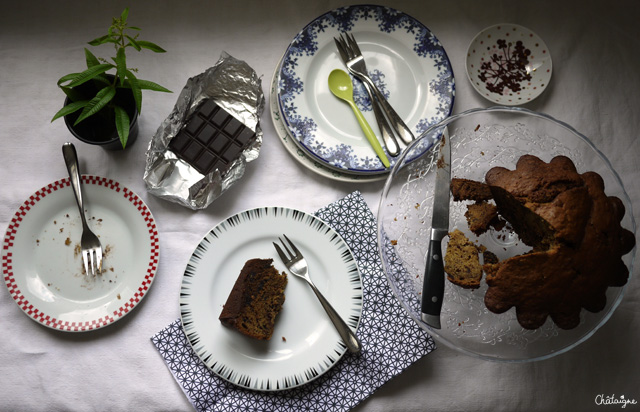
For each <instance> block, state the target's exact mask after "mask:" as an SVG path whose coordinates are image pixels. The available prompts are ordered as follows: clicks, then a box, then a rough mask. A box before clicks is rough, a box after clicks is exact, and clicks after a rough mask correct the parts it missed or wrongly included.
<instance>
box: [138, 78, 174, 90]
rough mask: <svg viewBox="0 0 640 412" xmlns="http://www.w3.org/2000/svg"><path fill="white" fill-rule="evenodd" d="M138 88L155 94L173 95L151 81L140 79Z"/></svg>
mask: <svg viewBox="0 0 640 412" xmlns="http://www.w3.org/2000/svg"><path fill="white" fill-rule="evenodd" d="M138 86H139V87H140V88H141V89H143V90H153V91H155V92H165V93H173V92H172V91H171V90H169V89H166V88H164V87H162V86H160V85H159V84H158V83H154V82H152V81H149V80H142V79H138Z"/></svg>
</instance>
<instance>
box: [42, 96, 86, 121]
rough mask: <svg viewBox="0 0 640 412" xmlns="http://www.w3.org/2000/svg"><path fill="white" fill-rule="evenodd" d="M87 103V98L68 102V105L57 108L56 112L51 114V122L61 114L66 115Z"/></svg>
mask: <svg viewBox="0 0 640 412" xmlns="http://www.w3.org/2000/svg"><path fill="white" fill-rule="evenodd" d="M87 103H89V100H80V101H77V102H73V103H69V104H68V105H66V106H64V107H63V108H62V109H60V110H58V113H56V114H55V115H54V116H53V119H51V121H52V122H53V121H54V120H56V119H58V118H60V117H62V116H66V115H68V114H71V113H73V112H77V111H78V110H80V109H82V108H83V107H85V106H86V105H87Z"/></svg>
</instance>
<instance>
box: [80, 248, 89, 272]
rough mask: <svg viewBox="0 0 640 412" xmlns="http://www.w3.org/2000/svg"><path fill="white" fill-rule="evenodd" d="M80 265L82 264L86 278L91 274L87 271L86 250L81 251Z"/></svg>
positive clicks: (87, 257)
mask: <svg viewBox="0 0 640 412" xmlns="http://www.w3.org/2000/svg"><path fill="white" fill-rule="evenodd" d="M82 263H84V272H85V274H86V275H87V276H89V275H90V274H91V272H90V271H89V252H88V251H87V250H83V251H82Z"/></svg>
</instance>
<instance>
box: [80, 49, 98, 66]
mask: <svg viewBox="0 0 640 412" xmlns="http://www.w3.org/2000/svg"><path fill="white" fill-rule="evenodd" d="M84 56H85V58H86V60H87V68H91V67H93V66H97V65H99V64H100V61H98V58H97V57H96V56H94V55H93V53H91V52H90V51H89V49H87V48H86V47H85V48H84Z"/></svg>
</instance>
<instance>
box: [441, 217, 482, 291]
mask: <svg viewBox="0 0 640 412" xmlns="http://www.w3.org/2000/svg"><path fill="white" fill-rule="evenodd" d="M444 271H445V272H446V273H447V279H449V281H450V282H451V283H453V284H455V285H458V286H462V287H463V288H469V289H475V288H478V287H480V281H481V280H482V266H480V258H479V257H478V248H477V247H476V246H475V245H474V244H473V243H471V241H470V240H469V239H468V238H467V237H466V236H465V235H464V233H462V232H461V231H460V230H459V229H455V230H454V231H453V232H451V233H449V242H448V243H447V252H446V253H445V255H444Z"/></svg>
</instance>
